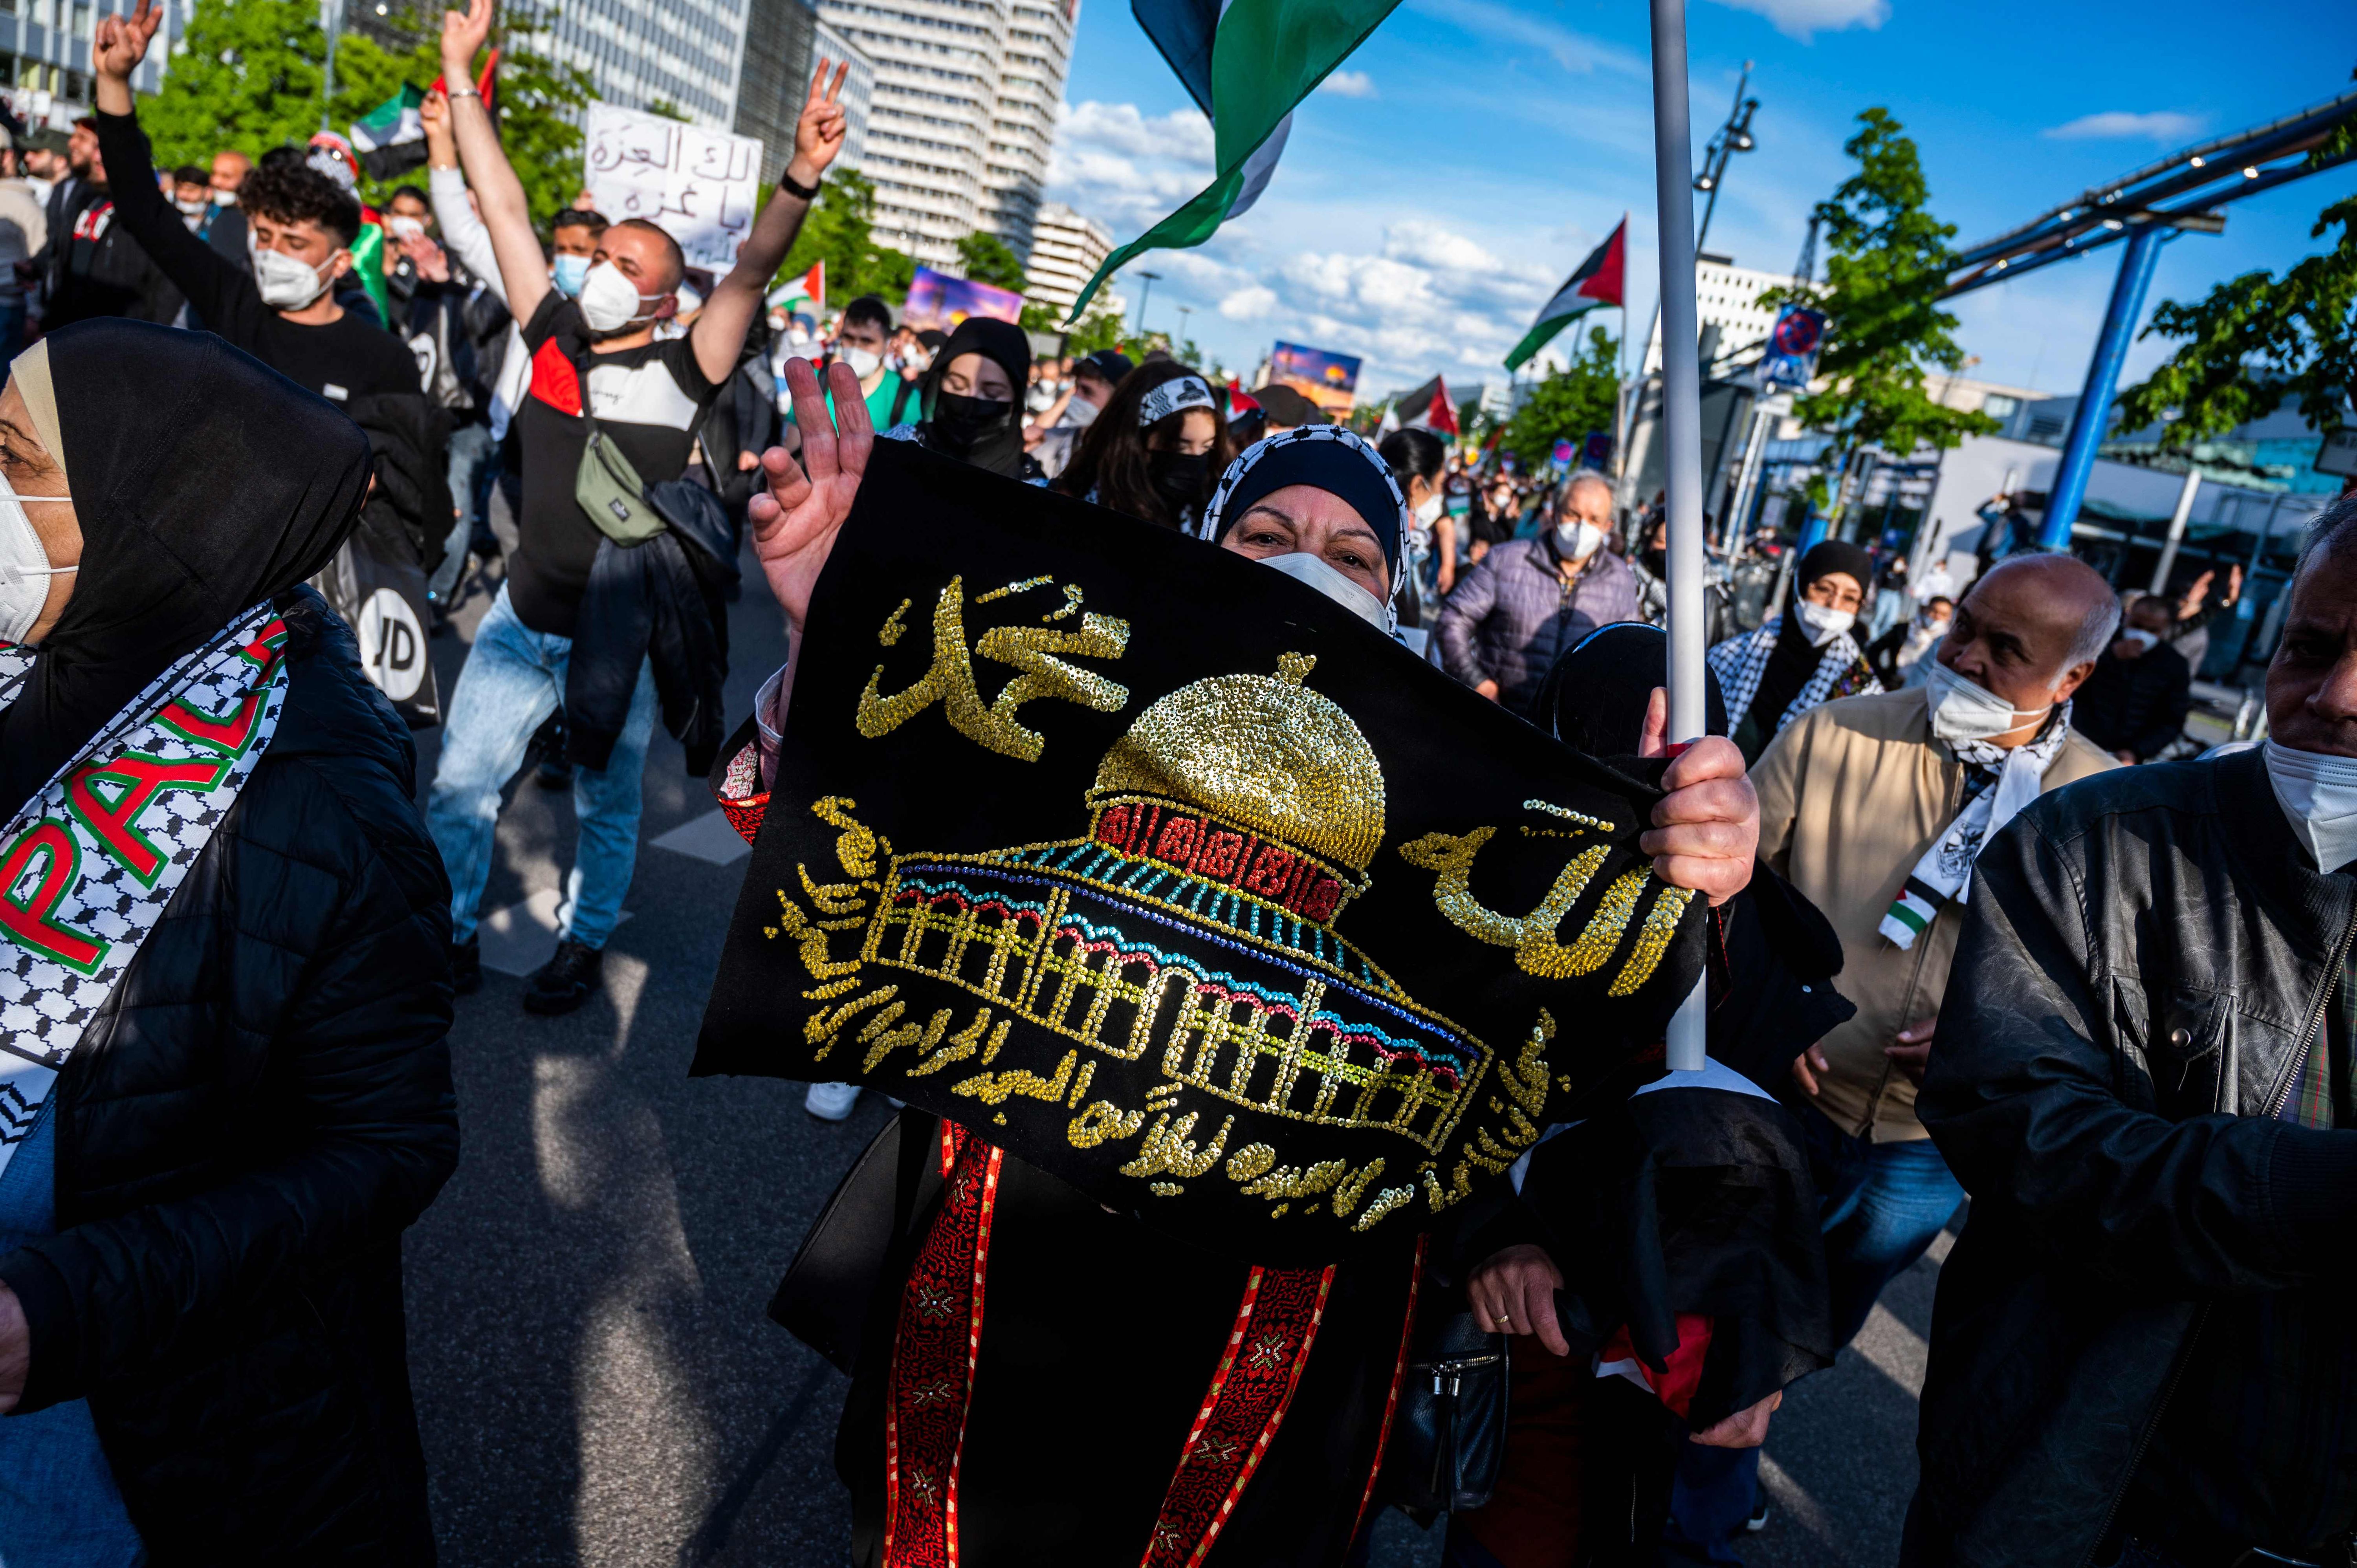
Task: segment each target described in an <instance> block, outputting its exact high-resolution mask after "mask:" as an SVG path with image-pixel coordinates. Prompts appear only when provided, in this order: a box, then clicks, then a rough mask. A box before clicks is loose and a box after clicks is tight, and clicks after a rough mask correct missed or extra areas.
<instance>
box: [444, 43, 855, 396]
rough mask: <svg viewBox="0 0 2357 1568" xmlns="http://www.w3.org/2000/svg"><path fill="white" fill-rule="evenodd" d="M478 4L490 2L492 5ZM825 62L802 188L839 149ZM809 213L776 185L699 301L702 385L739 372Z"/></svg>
mask: <svg viewBox="0 0 2357 1568" xmlns="http://www.w3.org/2000/svg"><path fill="white" fill-rule="evenodd" d="M477 3H478V4H480V5H488V4H489V3H490V0H477ZM827 63H828V62H827V61H825V60H823V59H822V60H820V61H819V62H818V72H817V74H816V75H814V76H813V77H812V78H811V85H810V97H809V98H808V99H807V100H806V101H805V102H803V104H802V118H801V119H799V120H797V121H795V122H794V156H792V157H791V158H789V159H787V160H786V178H787V179H789V180H791V181H792V182H793V183H794V184H796V185H798V186H801V187H802V188H803V189H805V190H808V189H811V188H814V187H816V186H817V184H818V182H819V179H820V177H822V176H823V175H824V174H825V173H826V168H827V166H828V165H829V164H831V163H833V162H834V155H835V154H837V153H839V152H841V151H843V131H844V120H843V78H844V74H845V72H846V71H848V70H850V69H851V66H850V64H849V62H848V61H846V62H845V63H844V64H841V65H838V66H836V67H835V68H834V79H833V80H832V81H830V80H829V79H828V77H827ZM809 211H810V203H809V202H807V201H805V200H803V199H802V198H801V197H799V196H796V195H795V194H794V193H793V192H792V191H791V190H788V189H786V188H785V187H784V186H782V185H781V186H780V187H779V188H777V189H775V190H773V191H771V192H770V199H769V202H768V204H767V205H766V206H764V207H763V208H762V209H761V215H760V216H759V217H758V218H756V219H754V220H753V231H752V232H751V233H749V234H748V235H746V236H745V242H744V244H743V245H741V246H739V247H738V248H737V264H736V265H735V266H733V267H731V268H729V269H728V275H727V276H726V277H725V278H722V279H721V280H720V282H719V284H718V285H716V287H715V288H714V289H713V291H712V297H711V298H710V299H708V300H706V301H705V303H704V314H703V315H701V316H699V317H696V318H695V325H694V327H693V328H690V329H689V331H688V340H689V341H690V342H692V343H694V345H695V362H696V364H697V365H698V366H699V367H700V368H701V369H702V370H703V371H704V375H705V380H707V381H726V380H727V379H728V373H729V372H730V371H734V370H735V369H736V368H737V355H738V354H739V353H741V352H743V351H744V348H745V333H746V331H747V329H748V328H750V327H751V326H752V325H753V317H754V316H755V315H756V314H758V313H759V310H760V308H761V296H762V295H764V294H766V293H768V292H769V287H770V278H772V277H774V276H775V275H776V274H777V271H778V263H780V262H782V261H784V260H785V259H786V252H788V251H789V250H791V249H792V247H793V242H794V236H795V235H796V234H798V233H800V232H802V218H803V216H804V215H805V214H806V213H808V212H809Z"/></svg>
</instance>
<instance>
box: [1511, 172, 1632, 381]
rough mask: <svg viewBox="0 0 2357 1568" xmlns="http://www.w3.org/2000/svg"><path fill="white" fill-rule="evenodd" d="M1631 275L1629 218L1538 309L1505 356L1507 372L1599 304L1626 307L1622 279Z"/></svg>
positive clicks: (1621, 222) (1621, 219) (1517, 369)
mask: <svg viewBox="0 0 2357 1568" xmlns="http://www.w3.org/2000/svg"><path fill="white" fill-rule="evenodd" d="M1628 273H1629V216H1628V214H1627V213H1625V212H1624V213H1622V214H1621V215H1620V227H1619V228H1618V229H1615V230H1613V231H1612V237H1611V238H1610V239H1609V240H1607V241H1605V242H1604V243H1602V244H1600V245H1598V246H1597V247H1596V249H1594V250H1593V251H1590V252H1588V253H1587V260H1586V261H1584V262H1582V263H1579V267H1578V270H1577V271H1576V272H1574V273H1573V274H1571V276H1569V277H1567V278H1566V279H1565V280H1564V283H1563V286H1562V287H1561V288H1559V289H1557V290H1555V297H1554V298H1553V299H1550V300H1548V301H1547V302H1546V304H1544V306H1540V307H1539V318H1538V319H1537V320H1536V321H1534V322H1533V323H1532V324H1531V329H1530V330H1529V331H1528V332H1525V333H1523V340H1522V341H1521V342H1519V343H1517V344H1515V345H1514V347H1513V349H1512V351H1511V352H1509V353H1508V354H1507V355H1506V369H1508V370H1509V371H1519V370H1521V369H1522V368H1523V364H1524V363H1525V362H1527V361H1528V360H1529V359H1530V357H1531V356H1532V355H1534V354H1535V353H1537V352H1538V351H1539V350H1540V349H1544V348H1545V347H1546V346H1547V345H1548V344H1549V343H1552V342H1554V341H1555V334H1556V333H1558V332H1560V331H1562V330H1563V329H1564V328H1566V327H1568V326H1570V325H1571V324H1572V322H1574V321H1575V320H1577V319H1578V318H1579V317H1582V316H1585V315H1587V313H1588V312H1589V311H1591V310H1593V309H1595V308H1596V307H1597V306H1599V305H1625V304H1626V303H1627V301H1626V299H1624V298H1623V297H1622V293H1621V280H1622V279H1623V278H1625V277H1626V276H1627V275H1628Z"/></svg>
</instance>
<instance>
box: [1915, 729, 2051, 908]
mask: <svg viewBox="0 0 2357 1568" xmlns="http://www.w3.org/2000/svg"><path fill="white" fill-rule="evenodd" d="M2070 738H2071V704H2070V703H2063V704H2062V705H2061V708H2059V709H2057V710H2056V712H2055V714H2054V716H2053V717H2052V718H2051V719H2050V720H2048V721H2047V725H2046V727H2045V728H2044V729H2043V730H2041V731H2040V732H2039V735H2038V738H2037V739H2036V740H2033V741H2031V742H2029V744H2028V745H2026V746H2015V747H2014V748H2013V749H2012V750H2011V751H2006V750H2002V749H2000V748H1999V747H1997V746H1991V745H1990V744H1989V743H1988V742H1987V741H1985V740H1976V741H1969V742H1966V743H1965V744H1964V745H1962V746H1952V747H1951V749H1952V750H1953V751H1954V752H1955V754H1956V759H1957V760H1958V761H1959V762H1962V763H1963V764H1964V766H1965V767H1967V768H1971V769H1972V770H1973V777H1974V778H1975V779H1977V780H1979V781H1980V782H1981V784H1982V788H1981V790H1980V792H1979V793H1978V794H1976V795H1975V796H1974V797H1973V798H1972V799H1971V800H1967V801H1966V802H1964V810H1963V811H1958V812H1957V813H1956V820H1955V821H1954V822H1950V823H1949V824H1948V826H1947V829H1946V831H1945V832H1942V833H1941V834H1940V836H1939V838H1938V839H1937V840H1936V841H1934V842H1933V843H1932V847H1931V848H1930V849H1929V850H1927V851H1926V852H1925V853H1924V855H1923V858H1922V859H1921V860H1919V861H1917V862H1916V863H1915V869H1914V870H1913V871H1910V872H1909V873H1908V874H1907V880H1906V882H1905V883H1903V884H1902V885H1901V886H1900V889H1899V897H1897V898H1895V899H1893V900H1892V901H1891V905H1890V912H1889V914H1887V915H1885V916H1883V917H1882V924H1881V925H1880V926H1879V927H1878V928H1877V929H1878V930H1880V931H1881V932H1882V934H1883V935H1884V936H1886V937H1889V939H1890V940H1891V941H1892V943H1893V944H1894V945H1896V946H1898V947H1899V948H1900V949H1902V950H1903V949H1907V948H1911V947H1913V946H1914V945H1915V939H1916V938H1917V937H1920V936H1921V935H1922V934H1923V933H1924V932H1925V931H1926V930H1929V929H1931V925H1932V921H1933V920H1936V919H1938V918H1940V911H1941V910H1942V909H1944V908H1947V907H1948V906H1949V905H1951V904H1962V903H1963V902H1964V900H1965V898H1966V897H1969V896H1970V894H1971V892H1972V880H1973V862H1974V861H1975V860H1977V859H1979V858H1980V853H1981V846H1982V845H1983V844H1985V843H1988V841H1989V839H1990V838H1991V837H1992V836H1994V835H1995V834H1996V831H1997V830H1998V829H1999V828H2002V827H2003V826H2005V824H2006V823H2007V822H2011V821H2013V818H2014V814H2015V813H2016V812H2018V811H2020V810H2021V809H2022V808H2023V807H2024V806H2027V805H2028V804H2029V802H2030V801H2032V800H2036V799H2038V789H2039V786H2040V783H2041V782H2042V781H2043V780H2044V779H2045V777H2046V769H2047V768H2049V767H2050V766H2051V765H2052V763H2053V761H2054V758H2055V757H2057V756H2059V755H2061V750H2062V745H2063V743H2064V742H2065V741H2067V740H2069V739H2070ZM1992 777H1993V778H1994V779H1995V780H1996V781H1995V782H1994V783H1993V784H1992V783H1990V782H1988V780H1989V779H1991V778H1992Z"/></svg>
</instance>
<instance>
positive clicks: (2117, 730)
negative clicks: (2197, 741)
mask: <svg viewBox="0 0 2357 1568" xmlns="http://www.w3.org/2000/svg"><path fill="white" fill-rule="evenodd" d="M2175 621H2176V616H2175V614H2174V613H2173V611H2172V608H2171V607H2170V605H2169V601H2168V600H2167V599H2164V598H2162V597H2160V596H2158V595H2157V594H2147V595H2146V596H2144V597H2142V598H2140V599H2138V600H2136V603H2135V604H2133V605H2130V606H2129V607H2128V611H2127V616H2126V625H2124V626H2122V627H2121V628H2120V635H2119V636H2118V638H2117V639H2115V640H2114V641H2113V643H2112V645H2111V647H2109V648H2107V649H2105V650H2104V656H2103V657H2102V658H2101V659H2098V660H2095V669H2094V672H2093V674H2091V675H2089V676H2088V677H2087V683H2086V684H2085V685H2083V686H2082V687H2080V688H2079V694H2078V696H2077V697H2076V698H2075V699H2074V700H2073V701H2074V703H2075V705H2074V706H2073V708H2072V716H2071V722H2072V725H2075V726H2076V727H2077V729H2078V731H2079V733H2080V734H2082V735H2083V736H2086V737H2087V738H2088V739H2089V740H2092V741H2093V742H2094V743H2095V744H2096V745H2097V746H2102V747H2103V748H2104V750H2105V751H2108V752H2110V753H2111V754H2112V755H2113V756H2114V757H2118V758H2119V759H2120V760H2121V761H2122V762H2126V763H2130V764H2134V763H2138V762H2149V761H2151V760H2152V759H2153V758H2154V757H2158V756H2159V755H2160V754H2161V752H2163V751H2164V750H2166V749H2168V747H2169V743H2170V742H2171V741H2174V740H2175V739H2176V738H2177V737H2178V735H2179V733H2180V732H2181V731H2183V729H2184V728H2185V715H2186V714H2187V713H2188V712H2189V711H2190V710H2191V708H2192V706H2193V695H2192V682H2193V672H2192V671H2191V669H2190V667H2189V666H2188V665H2187V664H2186V662H2185V656H2184V655H2183V654H2181V653H2179V652H2178V651H2177V650H2176V649H2174V648H2172V647H2171V646H2169V641H2168V638H2169V628H2170V627H2171V626H2172V625H2173V624H2174V623H2175Z"/></svg>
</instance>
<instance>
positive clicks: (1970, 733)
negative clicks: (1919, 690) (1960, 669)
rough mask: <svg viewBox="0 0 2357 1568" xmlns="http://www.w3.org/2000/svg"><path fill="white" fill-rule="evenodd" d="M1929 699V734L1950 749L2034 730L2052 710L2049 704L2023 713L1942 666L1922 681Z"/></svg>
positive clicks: (1936, 665) (1984, 688)
mask: <svg viewBox="0 0 2357 1568" xmlns="http://www.w3.org/2000/svg"><path fill="white" fill-rule="evenodd" d="M1924 687H1925V689H1926V690H1927V691H1928V692H1929V693H1931V698H1932V734H1933V735H1936V736H1939V737H1940V738H1941V739H1942V740H1944V741H1946V742H1947V743H1948V744H1949V745H1950V746H1964V745H1969V744H1970V743H1972V742H1974V741H1978V740H1995V739H1996V738H1997V737H1998V736H2007V735H2016V734H2018V733H2020V732H2021V731H2023V730H2028V729H2034V728H2036V727H2037V725H2039V724H2040V722H2041V721H2042V720H2044V718H2045V717H2046V715H2047V714H2050V713H2052V712H2053V711H2054V704H2053V703H2048V704H2047V705H2046V706H2044V707H2042V708H2037V709H2033V710H2032V711H2030V712H2029V713H2023V712H2021V711H2020V710H2018V709H2017V708H2015V707H2013V706H2012V705H2011V704H2010V703H2007V701H2006V700H2005V699H2004V698H2003V697H2000V696H1998V695H1997V694H1996V693H1994V692H1992V691H1990V690H1989V689H1988V688H1987V687H1986V686H1984V685H1982V684H1980V683H1979V682H1976V681H1967V680H1966V679H1964V677H1963V676H1962V675H1959V674H1957V673H1956V672H1955V671H1953V670H1951V669H1949V668H1948V667H1947V666H1946V665H1944V664H1939V663H1934V664H1933V665H1932V673H1931V676H1930V677H1929V679H1927V680H1926V681H1925V682H1924Z"/></svg>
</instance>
